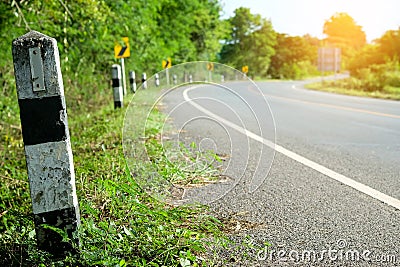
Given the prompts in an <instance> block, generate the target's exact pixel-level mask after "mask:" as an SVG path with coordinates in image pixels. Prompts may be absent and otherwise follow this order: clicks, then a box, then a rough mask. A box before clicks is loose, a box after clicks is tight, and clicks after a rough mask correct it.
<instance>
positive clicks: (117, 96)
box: [111, 64, 124, 109]
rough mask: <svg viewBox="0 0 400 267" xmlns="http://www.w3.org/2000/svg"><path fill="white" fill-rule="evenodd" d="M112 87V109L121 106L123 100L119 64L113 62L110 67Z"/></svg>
mask: <svg viewBox="0 0 400 267" xmlns="http://www.w3.org/2000/svg"><path fill="white" fill-rule="evenodd" d="M111 78H112V87H113V94H114V109H117V108H121V107H122V106H123V102H124V95H123V88H122V81H121V79H122V72H121V66H120V65H118V64H114V65H112V67H111Z"/></svg>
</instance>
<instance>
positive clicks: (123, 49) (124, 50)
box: [114, 37, 131, 58]
mask: <svg viewBox="0 0 400 267" xmlns="http://www.w3.org/2000/svg"><path fill="white" fill-rule="evenodd" d="M122 41H123V43H124V45H123V46H122V45H121V44H120V43H116V44H115V46H114V56H115V58H126V57H130V56H131V51H130V49H129V38H128V37H122Z"/></svg>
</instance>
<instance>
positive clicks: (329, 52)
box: [318, 47, 341, 81]
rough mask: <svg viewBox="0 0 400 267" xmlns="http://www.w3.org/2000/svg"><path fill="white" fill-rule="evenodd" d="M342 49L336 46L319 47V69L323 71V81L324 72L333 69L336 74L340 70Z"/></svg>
mask: <svg viewBox="0 0 400 267" xmlns="http://www.w3.org/2000/svg"><path fill="white" fill-rule="evenodd" d="M340 64H341V50H340V48H335V47H320V48H319V49H318V70H319V71H320V72H321V77H322V81H323V80H324V73H325V72H326V71H327V72H329V71H333V72H334V74H335V80H336V73H337V72H339V71H340Z"/></svg>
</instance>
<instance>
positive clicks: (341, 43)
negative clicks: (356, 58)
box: [323, 13, 366, 55]
mask: <svg viewBox="0 0 400 267" xmlns="http://www.w3.org/2000/svg"><path fill="white" fill-rule="evenodd" d="M323 33H324V34H325V35H326V36H327V37H326V39H325V41H326V42H327V44H328V45H333V46H337V47H340V48H341V49H342V52H343V53H344V54H345V55H349V54H351V52H352V51H354V50H357V49H360V48H362V47H363V46H364V45H365V44H366V35H365V32H364V31H363V30H362V27H361V26H359V25H357V24H356V22H355V21H354V19H353V18H352V17H351V16H349V15H348V14H347V13H336V14H335V15H333V16H332V17H331V18H330V19H329V20H327V21H325V24H324V29H323Z"/></svg>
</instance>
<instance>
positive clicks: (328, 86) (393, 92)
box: [305, 81, 400, 100]
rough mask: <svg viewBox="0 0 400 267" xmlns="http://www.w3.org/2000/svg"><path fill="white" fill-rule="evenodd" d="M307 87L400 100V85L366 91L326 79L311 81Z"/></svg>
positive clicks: (330, 91) (344, 93) (337, 92)
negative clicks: (316, 81)
mask: <svg viewBox="0 0 400 267" xmlns="http://www.w3.org/2000/svg"><path fill="white" fill-rule="evenodd" d="M305 87H306V88H307V89H312V90H318V91H324V92H329V93H335V94H343V95H351V96H361V97H373V98H381V99H391V100H400V88H399V87H391V86H386V87H385V88H384V89H383V90H380V91H364V90H356V89H351V88H346V87H343V86H341V83H340V81H338V82H336V83H335V82H334V81H326V82H323V83H321V82H320V83H311V84H307V85H306V86H305Z"/></svg>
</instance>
